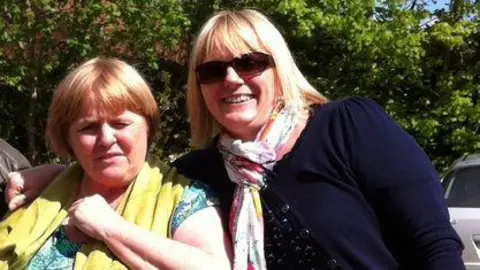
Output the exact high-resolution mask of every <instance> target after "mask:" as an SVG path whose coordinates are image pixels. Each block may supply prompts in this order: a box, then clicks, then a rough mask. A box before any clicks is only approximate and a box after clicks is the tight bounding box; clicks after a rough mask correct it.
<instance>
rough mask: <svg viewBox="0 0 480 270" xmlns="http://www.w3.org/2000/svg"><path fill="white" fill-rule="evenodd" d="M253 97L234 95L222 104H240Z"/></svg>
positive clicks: (225, 99)
mask: <svg viewBox="0 0 480 270" xmlns="http://www.w3.org/2000/svg"><path fill="white" fill-rule="evenodd" d="M254 97H255V96H254V95H250V94H243V95H235V96H233V97H227V98H224V99H223V102H225V103H227V104H236V103H242V102H246V101H249V100H252V99H253V98H254Z"/></svg>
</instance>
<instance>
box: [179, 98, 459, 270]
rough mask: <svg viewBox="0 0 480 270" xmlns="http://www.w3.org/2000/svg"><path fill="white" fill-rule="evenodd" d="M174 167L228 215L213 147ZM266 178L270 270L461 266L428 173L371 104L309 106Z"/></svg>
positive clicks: (439, 193)
mask: <svg viewBox="0 0 480 270" xmlns="http://www.w3.org/2000/svg"><path fill="white" fill-rule="evenodd" d="M174 165H175V166H176V167H177V168H178V169H179V171H180V172H181V173H183V174H185V175H186V176H188V177H190V178H193V179H200V180H203V181H205V182H206V183H207V184H208V185H210V186H211V187H212V188H213V189H214V191H215V192H216V194H217V196H218V197H219V199H220V204H221V209H222V211H223V214H224V216H225V217H228V213H229V210H230V206H231V202H232V197H233V190H234V184H233V183H232V182H231V181H229V179H228V176H227V174H226V172H225V169H224V166H223V161H222V158H221V155H220V154H219V152H218V151H217V150H216V148H215V147H213V146H212V147H210V148H207V149H204V150H197V151H193V152H191V153H189V154H187V155H185V156H184V157H182V158H180V159H178V160H177V161H176V162H175V163H174ZM266 177H267V179H268V180H267V183H268V186H267V188H265V189H264V190H262V191H261V194H260V195H261V199H262V203H263V207H264V209H263V210H264V219H265V238H266V239H265V252H266V257H267V265H268V268H269V269H356V270H357V269H405V270H406V269H408V270H411V269H422V270H424V269H435V270H442V269H445V270H454V269H465V267H464V265H463V262H462V260H461V252H462V248H463V247H462V244H461V241H460V239H459V237H458V235H457V234H456V232H455V231H454V230H453V228H452V227H451V225H450V222H449V216H448V211H447V206H446V203H445V200H444V197H443V190H442V187H441V185H440V181H439V179H438V177H437V174H436V171H435V169H434V168H433V166H432V165H431V162H430V160H429V159H428V157H427V156H426V154H425V153H424V152H423V151H422V149H421V148H420V147H419V146H418V144H417V143H416V142H415V141H414V139H413V138H412V137H411V136H410V135H408V134H407V133H406V132H405V131H403V130H402V129H401V128H400V127H398V126H397V125H396V124H395V123H394V122H393V121H392V120H391V119H390V118H389V117H388V116H387V115H386V114H385V113H384V112H383V111H382V109H381V108H380V107H379V106H378V105H377V104H376V103H375V102H373V101H372V100H369V99H365V98H350V99H345V100H342V101H336V102H331V103H329V104H327V105H324V106H320V107H318V108H315V109H314V112H313V115H312V117H311V119H310V121H309V123H308V124H307V126H306V128H305V129H304V131H303V133H302V135H301V137H300V138H299V139H298V141H297V142H296V144H295V146H294V147H293V149H292V150H291V152H290V153H289V154H288V155H287V156H285V157H284V158H283V159H282V160H280V161H279V162H278V163H277V164H276V165H275V167H274V170H273V172H272V173H269V174H268V175H267V176H266Z"/></svg>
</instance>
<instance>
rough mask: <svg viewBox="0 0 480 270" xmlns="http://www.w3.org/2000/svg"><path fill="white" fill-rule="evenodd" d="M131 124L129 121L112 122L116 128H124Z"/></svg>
mask: <svg viewBox="0 0 480 270" xmlns="http://www.w3.org/2000/svg"><path fill="white" fill-rule="evenodd" d="M128 125H130V123H127V122H115V123H112V127H114V128H118V129H120V128H124V127H126V126H128Z"/></svg>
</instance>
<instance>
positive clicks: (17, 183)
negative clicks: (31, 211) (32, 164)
mask: <svg viewBox="0 0 480 270" xmlns="http://www.w3.org/2000/svg"><path fill="white" fill-rule="evenodd" d="M23 185H24V182H23V178H22V175H21V174H20V173H18V172H11V173H9V174H8V179H7V187H6V190H5V201H6V202H7V203H8V204H9V208H10V210H14V209H16V208H18V207H19V206H21V205H23V204H24V203H26V201H27V200H28V198H26V196H20V197H18V198H16V197H17V196H19V195H20V194H22V192H23ZM12 201H13V203H12ZM10 204H12V207H14V208H13V209H12V208H11V207H10Z"/></svg>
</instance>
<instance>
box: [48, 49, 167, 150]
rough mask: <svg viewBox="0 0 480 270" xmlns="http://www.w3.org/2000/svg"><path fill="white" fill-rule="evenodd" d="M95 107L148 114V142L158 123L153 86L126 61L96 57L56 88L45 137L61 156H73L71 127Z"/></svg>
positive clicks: (105, 112) (102, 111) (100, 110)
mask: <svg viewBox="0 0 480 270" xmlns="http://www.w3.org/2000/svg"><path fill="white" fill-rule="evenodd" d="M92 107H95V109H97V110H98V113H100V114H101V115H102V116H103V115H115V114H118V113H122V112H123V111H124V110H129V111H132V112H134V113H137V114H139V115H142V116H143V117H145V119H146V121H147V124H148V132H149V134H148V143H149V144H150V143H151V142H152V141H153V138H154V136H155V132H156V130H157V126H158V120H159V110H158V106H157V103H156V102H155V99H154V98H153V95H152V92H151V90H150V87H149V86H148V84H147V83H146V82H145V80H144V79H143V78H142V76H141V75H140V74H139V73H138V72H137V71H136V70H135V68H133V67H132V66H130V65H128V64H127V63H125V62H123V61H121V60H118V59H115V58H102V57H97V58H94V59H91V60H89V61H87V62H85V63H83V64H82V65H80V66H79V67H78V68H76V69H75V70H73V71H72V72H71V73H70V74H68V76H67V77H66V78H65V79H64V80H63V81H62V82H61V83H60V84H59V85H58V87H57V88H56V90H55V92H54V94H53V98H52V103H51V105H50V109H49V112H48V121H47V130H46V137H47V142H48V144H49V145H50V146H51V148H52V149H53V151H54V152H55V153H56V154H57V155H59V156H61V157H68V156H70V157H73V153H72V151H71V149H70V146H69V143H68V129H69V127H70V125H71V124H72V123H73V121H75V120H76V119H78V118H79V117H80V116H81V114H82V113H85V112H87V111H88V110H89V109H90V108H92Z"/></svg>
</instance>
